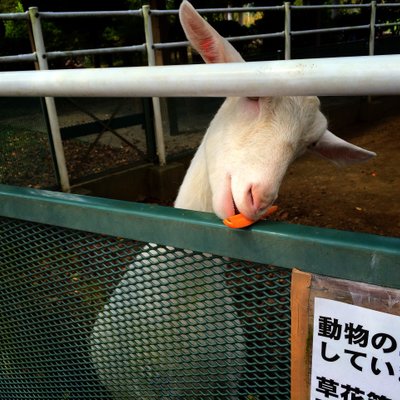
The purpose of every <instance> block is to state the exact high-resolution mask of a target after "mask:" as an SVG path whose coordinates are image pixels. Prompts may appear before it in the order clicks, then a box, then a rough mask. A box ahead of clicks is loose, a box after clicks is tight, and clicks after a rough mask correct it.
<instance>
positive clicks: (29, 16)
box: [0, 1, 400, 191]
mask: <svg viewBox="0 0 400 400" xmlns="http://www.w3.org/2000/svg"><path fill="white" fill-rule="evenodd" d="M384 7H400V4H398V3H386V4H385V3H383V4H377V2H376V1H371V3H369V4H348V5H308V6H294V5H291V4H290V3H289V2H286V3H284V4H282V5H281V6H270V7H268V6H267V7H243V8H228V9H224V8H213V9H200V10H199V12H200V13H202V14H207V13H245V12H259V11H261V12H273V13H275V12H277V13H278V14H279V13H282V19H283V30H282V31H280V32H272V33H266V34H259V35H245V36H238V37H230V38H228V40H230V41H246V40H247V41H251V40H256V39H262V40H264V39H272V38H282V39H283V40H284V58H285V59H290V58H291V57H292V39H293V38H296V37H298V36H304V35H311V34H320V33H329V32H337V31H349V30H365V31H368V33H369V34H368V37H369V45H368V54H369V55H373V54H375V41H376V30H377V29H380V28H383V27H389V26H399V25H400V22H397V21H394V22H390V21H388V22H387V23H377V22H376V15H377V11H378V10H379V9H380V8H384ZM354 8H358V9H369V10H370V21H369V24H364V25H357V26H342V27H334V28H320V29H309V30H293V29H292V27H291V25H292V22H293V18H296V15H295V13H297V12H301V11H307V10H318V9H332V10H334V9H354ZM177 12H178V10H151V9H150V8H149V7H148V6H144V7H143V8H142V9H140V10H126V11H98V12H40V11H39V10H38V9H37V8H31V9H30V11H29V12H25V13H17V14H0V19H2V20H24V21H27V22H29V24H30V25H31V26H32V30H33V41H34V51H33V52H32V53H30V54H20V55H14V56H12V55H10V56H4V57H0V63H10V62H37V63H38V68H39V69H41V70H44V69H48V62H47V60H49V61H52V60H57V59H60V58H65V57H79V56H83V55H106V54H112V53H128V54H130V53H133V52H140V53H143V54H146V55H147V60H148V65H150V66H151V65H156V62H157V61H156V51H162V50H166V49H177V48H182V47H186V46H187V45H188V42H186V41H182V42H170V43H165V42H155V41H154V39H153V35H152V20H153V19H154V18H157V17H164V16H169V15H176V14H177ZM105 17H116V18H120V17H129V18H142V19H143V30H144V32H145V39H146V42H145V43H139V44H134V45H130V46H120V47H118V46H117V47H113V48H101V49H99V48H97V49H81V50H70V51H62V50H57V51H46V47H45V41H44V38H43V33H42V29H41V20H55V19H68V18H105ZM152 106H153V110H152V113H153V118H154V128H155V130H154V132H155V133H154V138H153V137H148V138H147V143H152V142H153V140H154V142H155V144H156V149H155V150H152V148H151V149H150V150H149V149H148V153H149V154H150V156H149V158H150V159H153V158H154V156H155V154H154V155H153V154H152V153H153V152H154V153H156V154H157V157H158V160H159V163H160V164H161V165H164V164H165V163H166V150H165V140H164V136H165V135H164V128H163V126H164V125H163V117H162V112H161V105H160V99H159V98H158V97H154V98H153V99H152ZM44 109H45V116H46V118H47V120H48V126H49V131H50V133H51V137H50V142H51V149H52V152H53V154H54V160H55V165H56V172H57V173H56V175H57V177H58V181H59V184H60V186H61V188H62V189H63V190H64V191H68V190H69V188H70V179H69V174H68V171H67V168H66V164H65V156H64V153H63V146H62V141H61V134H60V126H59V125H60V124H59V121H58V114H57V110H56V107H55V103H54V100H52V99H51V98H46V99H45V100H44ZM164 118H166V116H164ZM146 126H147V128H146V132H147V133H148V136H153V133H152V129H151V127H149V126H148V125H146ZM150 146H152V145H151V144H150Z"/></svg>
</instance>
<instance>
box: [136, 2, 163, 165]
mask: <svg viewBox="0 0 400 400" xmlns="http://www.w3.org/2000/svg"><path fill="white" fill-rule="evenodd" d="M142 10H143V19H144V31H145V36H146V48H147V63H148V64H149V66H150V67H154V66H155V65H156V55H155V50H154V40H153V26H152V23H151V16H150V7H149V6H148V5H145V6H143V8H142ZM151 97H152V99H151V101H152V104H153V116H154V131H155V139H156V149H157V156H158V162H159V164H160V165H161V166H163V165H165V164H166V163H167V155H166V150H165V141H164V128H163V124H162V114H161V102H160V98H159V97H157V96H151Z"/></svg>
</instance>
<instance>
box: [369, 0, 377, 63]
mask: <svg viewBox="0 0 400 400" xmlns="http://www.w3.org/2000/svg"><path fill="white" fill-rule="evenodd" d="M375 22H376V1H371V20H370V29H369V55H370V56H373V55H374V54H375Z"/></svg>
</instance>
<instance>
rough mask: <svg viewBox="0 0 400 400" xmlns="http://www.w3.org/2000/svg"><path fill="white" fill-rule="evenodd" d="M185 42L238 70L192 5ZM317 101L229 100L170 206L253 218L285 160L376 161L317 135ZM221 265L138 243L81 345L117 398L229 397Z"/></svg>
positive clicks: (236, 348) (238, 346)
mask: <svg viewBox="0 0 400 400" xmlns="http://www.w3.org/2000/svg"><path fill="white" fill-rule="evenodd" d="M180 18H181V23H182V26H183V28H184V30H185V32H186V35H187V37H188V39H189V40H190V42H191V44H192V45H193V47H194V48H195V49H197V51H198V52H199V53H200V54H201V55H202V57H203V58H204V60H205V61H206V62H242V61H243V59H242V58H241V56H240V55H239V53H237V52H236V50H235V49H234V48H233V47H232V46H231V45H230V44H229V43H228V42H227V41H226V40H225V39H223V38H222V37H221V36H220V35H219V34H218V33H217V32H216V31H215V30H214V29H213V28H212V27H211V26H210V25H209V24H208V23H207V22H206V21H204V20H203V19H202V18H201V17H200V15H199V14H198V13H197V12H196V11H195V10H194V8H193V7H192V6H191V5H190V4H189V3H188V2H187V1H184V2H183V3H182V5H181V8H180ZM326 125H327V122H326V119H325V117H324V116H323V115H322V114H321V112H320V111H319V100H318V98H316V97H305V98H303V97H274V98H269V97H265V98H257V99H253V98H251V99H249V98H240V97H237V98H229V99H227V100H226V101H225V103H224V104H223V105H222V107H221V108H220V110H219V111H218V113H217V115H216V116H215V118H214V120H213V121H212V122H211V125H210V127H209V129H208V131H207V133H206V135H205V137H204V140H203V142H202V143H201V145H200V147H199V149H198V151H197V153H196V155H195V157H194V159H193V161H192V163H191V165H190V168H189V170H188V173H187V174H186V177H185V179H184V181H183V184H182V186H181V188H180V191H179V194H178V197H177V199H176V203H175V206H176V207H180V208H186V209H192V210H199V211H213V212H215V213H216V214H217V215H218V216H219V217H220V218H225V217H228V216H231V215H233V214H234V213H235V210H236V208H237V209H238V210H239V211H240V212H242V213H243V214H245V215H246V216H247V217H249V218H252V219H257V218H259V217H260V216H261V215H262V214H263V213H264V212H265V210H266V209H267V208H268V207H269V206H270V205H271V204H272V202H273V201H274V200H275V198H276V197H277V193H278V190H279V186H280V183H281V181H282V178H283V176H284V174H285V172H286V169H287V168H288V166H289V164H290V163H291V162H292V161H293V160H294V159H295V158H296V157H298V156H299V155H301V154H302V153H304V152H305V151H306V150H307V149H309V150H311V151H313V152H317V153H319V154H321V155H322V156H324V157H326V158H328V159H330V160H332V161H334V162H336V163H337V164H348V163H351V162H356V161H362V160H366V159H368V158H369V157H371V156H372V155H373V154H374V153H371V152H368V151H366V150H363V149H361V148H358V147H356V146H353V145H351V144H348V143H346V142H345V141H343V140H341V139H339V138H337V137H336V136H334V135H333V134H332V133H330V132H329V131H327V130H326ZM226 262H227V261H226V260H224V259H221V258H214V257H210V256H208V255H206V254H203V255H195V254H193V253H192V252H190V251H183V250H177V249H165V248H162V247H157V246H156V245H148V246H146V247H145V248H144V249H143V252H142V253H141V254H140V255H139V256H138V257H137V259H136V261H135V262H134V263H133V264H131V265H129V267H128V269H127V271H126V272H125V274H124V276H123V279H122V281H121V282H120V283H119V285H118V287H117V288H116V289H115V291H114V293H113V295H112V296H111V298H110V300H109V301H108V303H107V304H106V305H105V307H104V309H103V311H101V312H100V313H99V315H98V318H97V320H96V323H95V325H94V329H93V333H92V337H91V354H92V360H93V363H94V365H95V367H96V369H97V371H98V373H99V376H100V378H101V381H102V382H103V383H104V385H105V386H106V387H107V388H108V389H109V391H110V392H111V393H112V394H113V397H114V398H116V399H139V398H140V399H147V398H159V399H162V398H165V397H168V396H173V397H176V398H187V399H189V398H190V399H194V398H199V396H200V397H201V398H232V399H236V398H238V393H239V388H240V387H242V388H243V383H240V380H241V379H243V378H242V376H241V372H242V371H243V368H244V365H245V364H246V361H245V360H246V351H245V348H246V340H245V334H244V331H243V328H242V324H241V321H240V318H239V315H238V313H237V311H236V309H235V301H234V299H233V297H232V293H231V292H230V290H229V289H228V287H227V285H226V284H225V272H226V269H225V264H226Z"/></svg>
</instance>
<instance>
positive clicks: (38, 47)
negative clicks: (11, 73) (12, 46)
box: [29, 7, 71, 192]
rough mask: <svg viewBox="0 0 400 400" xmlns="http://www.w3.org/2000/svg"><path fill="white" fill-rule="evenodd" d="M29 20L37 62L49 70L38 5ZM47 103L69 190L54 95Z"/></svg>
mask: <svg viewBox="0 0 400 400" xmlns="http://www.w3.org/2000/svg"><path fill="white" fill-rule="evenodd" d="M29 20H30V23H31V27H32V34H33V41H34V45H35V52H36V56H37V62H38V64H39V69H40V70H48V69H49V66H48V63H47V58H46V49H45V45H44V41H43V33H42V25H41V22H40V14H39V11H38V8H37V7H30V8H29ZM45 104H46V109H47V114H48V117H49V124H50V130H51V137H52V141H53V145H54V154H55V158H56V165H57V173H58V175H59V177H60V185H61V190H62V191H63V192H69V191H70V190H71V186H70V183H69V178H68V171H67V166H66V162H65V155H64V149H63V144H62V140H61V132H60V125H59V123H58V116H57V110H56V104H55V101H54V97H45Z"/></svg>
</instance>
